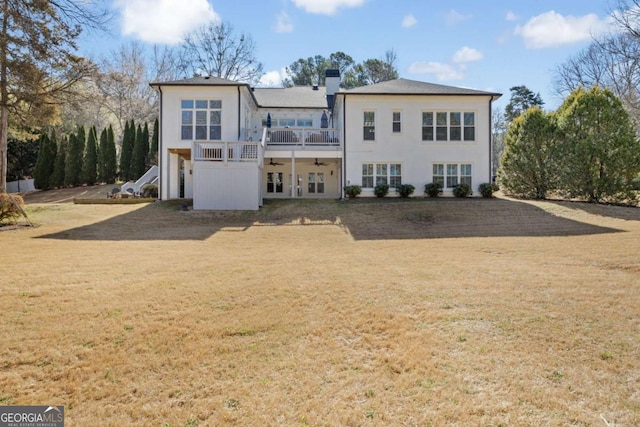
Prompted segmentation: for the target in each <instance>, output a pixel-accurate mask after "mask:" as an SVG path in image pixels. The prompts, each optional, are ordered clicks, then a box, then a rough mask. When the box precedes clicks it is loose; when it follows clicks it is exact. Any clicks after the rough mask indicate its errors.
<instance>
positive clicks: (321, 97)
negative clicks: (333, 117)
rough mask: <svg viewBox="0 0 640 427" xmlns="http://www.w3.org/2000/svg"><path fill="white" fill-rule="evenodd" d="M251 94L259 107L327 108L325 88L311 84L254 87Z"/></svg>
mask: <svg viewBox="0 0 640 427" xmlns="http://www.w3.org/2000/svg"><path fill="white" fill-rule="evenodd" d="M253 95H254V96H255V97H256V100H257V101H258V105H259V106H260V107H270V108H327V98H326V90H325V88H324V87H318V90H313V87H311V86H294V87H288V88H255V89H254V90H253Z"/></svg>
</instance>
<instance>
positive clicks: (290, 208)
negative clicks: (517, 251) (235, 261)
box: [40, 198, 622, 241]
mask: <svg viewBox="0 0 640 427" xmlns="http://www.w3.org/2000/svg"><path fill="white" fill-rule="evenodd" d="M181 205H182V202H180V201H169V202H162V203H153V204H149V205H147V206H144V207H141V208H140V209H137V210H135V211H133V212H130V213H127V214H124V215H119V216H115V217H112V218H109V219H106V220H104V221H100V222H96V223H93V224H90V225H85V226H81V227H76V228H71V229H68V230H65V231H61V232H57V233H52V234H47V235H44V236H41V237H40V238H46V239H63V240H104V241H121V240H141V241H145V240H205V239H207V238H209V237H211V236H213V235H215V234H217V233H227V232H244V231H246V230H248V229H249V228H253V227H283V228H284V227H288V226H289V227H305V226H310V225H311V226H329V227H340V228H341V229H343V230H344V231H345V233H346V234H348V235H350V236H351V237H352V238H353V239H355V240H384V239H438V238H456V237H457V238H460V237H531V236H540V237H544V236H580V235H590V234H602V233H615V232H620V231H622V230H617V229H614V228H607V227H601V226H596V225H592V224H587V223H583V222H579V221H574V220H571V219H567V218H562V217H559V216H556V215H553V214H550V213H549V212H547V211H545V210H544V209H541V208H539V207H536V206H533V205H531V204H527V203H522V202H518V201H513V200H503V199H445V198H438V199H422V198H415V199H407V200H404V199H356V200H351V201H335V200H323V201H320V200H266V201H265V204H264V206H263V207H262V208H261V209H260V210H259V211H255V212H240V211H233V212H214V211H182V210H181ZM283 231H284V230H283Z"/></svg>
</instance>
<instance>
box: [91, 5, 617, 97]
mask: <svg viewBox="0 0 640 427" xmlns="http://www.w3.org/2000/svg"><path fill="white" fill-rule="evenodd" d="M104 1H106V2H107V3H108V5H109V7H111V8H113V10H114V11H115V13H116V19H114V21H113V23H112V33H113V34H114V36H113V37H111V38H105V37H101V39H100V40H99V41H98V40H96V39H95V38H94V39H92V38H87V39H85V40H84V42H83V43H82V44H81V53H83V54H85V55H99V54H101V53H105V52H104V51H108V50H109V49H113V48H116V47H117V46H118V45H119V44H120V43H122V42H127V41H130V40H140V41H142V42H145V43H148V44H149V45H151V44H154V43H155V44H169V45H172V44H177V43H179V42H180V40H181V35H182V34H184V32H186V31H189V30H190V29H192V28H194V27H196V26H198V25H202V24H206V23H208V22H211V21H215V20H223V21H225V22H229V23H231V24H232V25H233V27H234V29H235V30H236V32H237V33H240V32H244V33H248V34H250V35H251V36H252V37H253V39H254V41H255V43H256V46H257V52H256V54H257V57H258V59H259V60H260V61H261V62H262V64H263V65H264V70H265V71H266V72H267V74H266V76H265V78H264V83H265V84H266V85H276V84H277V83H278V81H280V79H281V78H282V76H283V73H284V68H285V67H286V66H287V65H289V64H291V63H292V62H294V61H295V60H296V59H298V58H301V57H305V58H306V57H309V56H314V55H317V54H320V55H324V56H328V55H329V54H331V53H332V52H336V51H342V52H345V53H347V54H349V55H351V56H352V57H353V58H354V60H355V61H357V62H360V61H362V60H365V59H368V58H382V57H383V56H384V53H385V51H386V50H389V49H394V50H395V51H396V53H397V56H398V63H397V65H398V70H399V72H400V76H401V77H404V78H408V79H414V80H421V81H428V82H433V83H440V84H447V85H453V86H462V87H471V88H476V89H481V90H490V91H496V92H500V93H503V97H502V99H501V100H500V101H498V103H497V105H498V106H499V107H504V105H506V103H507V102H508V100H509V96H510V92H509V88H510V87H512V86H517V85H522V84H524V85H526V86H527V87H529V88H530V89H531V90H533V91H534V92H540V94H541V96H542V98H543V100H544V101H545V103H546V108H547V109H555V108H557V107H558V106H559V104H560V103H561V102H562V99H560V98H559V97H557V96H556V95H555V94H554V93H553V87H552V79H553V70H554V69H555V67H557V66H558V65H559V64H561V63H563V62H564V61H565V60H566V59H567V58H568V57H570V56H571V55H572V54H575V53H577V52H579V51H580V50H581V49H583V48H584V47H586V46H588V45H589V43H590V42H591V40H592V36H593V35H597V34H602V33H603V32H607V31H612V30H613V23H612V20H611V18H610V17H609V12H610V10H611V7H612V1H611V0H563V1H558V0H529V1H527V0H525V1H520V2H516V1H513V0H511V1H506V0H490V1H477V0H450V1H446V2H445V1H434V0H395V1H389V0H256V1H253V0H235V1H231V0H208V1H207V0H104Z"/></svg>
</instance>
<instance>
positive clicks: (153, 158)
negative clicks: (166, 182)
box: [149, 118, 160, 166]
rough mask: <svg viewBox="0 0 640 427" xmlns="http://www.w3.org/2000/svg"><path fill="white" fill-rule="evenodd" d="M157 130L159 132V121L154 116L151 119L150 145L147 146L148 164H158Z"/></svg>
mask: <svg viewBox="0 0 640 427" xmlns="http://www.w3.org/2000/svg"><path fill="white" fill-rule="evenodd" d="M159 132H160V123H159V122H158V119H157V118H156V119H155V120H154V121H153V135H151V146H150V147H149V166H152V165H157V164H158V139H159Z"/></svg>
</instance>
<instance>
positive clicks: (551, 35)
mask: <svg viewBox="0 0 640 427" xmlns="http://www.w3.org/2000/svg"><path fill="white" fill-rule="evenodd" d="M611 27H612V20H611V19H610V18H605V19H600V18H599V17H598V15H596V14H594V13H591V14H588V15H584V16H572V15H567V16H563V15H561V14H559V13H557V12H555V11H553V10H552V11H549V12H545V13H543V14H541V15H538V16H534V17H533V18H531V19H530V20H529V21H528V22H527V23H526V24H524V26H520V25H518V26H516V28H515V30H514V31H513V33H514V34H515V35H517V36H521V37H522V38H523V39H524V44H525V46H526V47H527V48H529V49H542V48H547V47H555V46H560V45H564V44H571V43H577V42H582V41H587V40H590V39H591V38H592V37H593V36H595V35H598V34H602V33H603V32H606V31H607V30H609V29H611Z"/></svg>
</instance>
